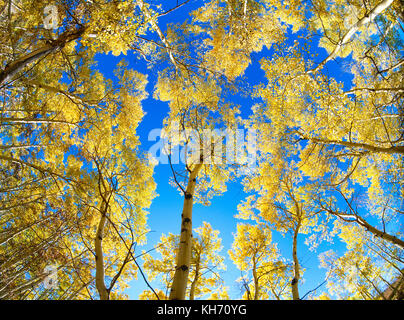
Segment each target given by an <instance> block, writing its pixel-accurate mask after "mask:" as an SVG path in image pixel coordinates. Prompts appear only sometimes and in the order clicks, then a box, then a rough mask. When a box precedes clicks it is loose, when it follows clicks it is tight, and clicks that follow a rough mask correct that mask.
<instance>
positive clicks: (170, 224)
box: [97, 1, 352, 299]
mask: <svg viewBox="0 0 404 320" xmlns="http://www.w3.org/2000/svg"><path fill="white" fill-rule="evenodd" d="M197 3H198V2H196V1H191V2H190V3H189V4H187V5H185V6H184V7H182V8H180V9H178V10H176V11H174V12H173V13H171V14H169V15H167V16H164V17H162V18H160V19H159V26H160V28H161V29H162V30H163V31H164V30H165V29H166V24H167V23H170V22H173V23H175V22H183V21H184V20H185V19H187V18H189V17H188V12H190V11H191V10H192V9H194V8H196V7H197ZM199 3H200V2H199ZM175 4H176V1H166V2H165V5H166V8H170V7H172V6H175ZM289 36H290V39H289V40H288V41H290V43H293V41H295V40H298V41H299V42H303V41H305V39H298V38H297V35H296V34H292V33H291V32H290V33H289ZM148 38H150V39H154V40H156V41H158V39H157V37H156V35H148ZM313 48H315V50H316V51H315V52H316V53H318V54H319V56H318V62H320V61H321V60H322V58H324V57H325V56H326V52H325V50H324V49H322V48H319V49H316V46H315V45H313ZM263 57H269V58H270V57H271V50H270V49H268V48H265V49H264V50H263V51H262V52H260V53H254V54H253V56H252V64H251V65H250V66H249V68H248V69H247V70H246V80H247V81H248V82H249V83H250V84H251V85H256V84H258V83H265V78H264V72H263V71H262V70H261V69H260V66H259V61H260V60H261V59H262V58H263ZM122 58H125V59H126V60H127V61H128V62H129V68H133V69H135V70H137V71H139V72H142V73H145V74H148V80H149V84H148V86H147V90H148V92H149V93H150V95H149V97H148V99H146V100H145V101H144V103H143V109H144V111H145V112H146V115H145V117H144V119H143V121H142V122H141V124H140V125H139V127H138V129H137V134H138V135H139V136H140V139H141V143H142V146H141V149H142V150H144V151H147V150H148V149H149V148H150V147H151V146H152V145H153V144H154V143H155V142H154V141H148V139H147V138H148V134H149V132H150V131H151V130H152V129H155V128H161V127H162V120H163V119H164V117H165V116H166V115H167V112H168V103H163V102H160V101H157V100H155V99H153V94H152V93H153V88H154V85H155V82H156V80H157V77H156V72H155V71H153V70H148V69H147V67H146V63H145V62H144V61H142V60H139V59H138V58H137V57H135V56H134V55H132V54H131V53H128V55H126V56H123V55H122V56H119V57H114V56H112V55H111V54H109V55H98V56H97V60H98V69H99V70H100V71H101V72H103V73H104V74H105V75H106V76H107V77H109V78H113V70H114V68H115V65H116V64H117V63H118V62H119V61H121V59H122ZM338 61H339V60H338V59H337V61H336V62H335V61H331V62H329V63H328V64H327V66H326V67H327V68H328V70H329V72H330V74H332V75H333V76H334V77H335V78H336V79H337V80H338V81H342V82H343V83H344V87H345V89H349V87H350V85H351V80H352V76H351V75H350V74H349V73H347V72H343V71H342V67H341V64H340V63H338ZM234 102H235V103H238V104H240V105H241V109H242V116H243V117H245V116H247V115H248V113H249V110H250V108H251V106H252V105H253V104H254V103H256V102H258V101H257V100H252V99H246V98H242V97H235V98H234ZM170 177H171V170H170V167H169V165H167V164H160V165H158V166H157V167H156V168H155V174H154V179H155V181H156V183H157V193H158V195H159V196H158V197H157V198H155V199H154V201H153V203H152V205H151V208H150V210H149V211H150V215H149V227H150V229H151V230H152V232H151V233H149V235H148V243H147V244H146V245H145V246H143V247H141V246H139V247H138V248H137V250H138V251H137V253H136V254H139V253H140V250H149V249H151V248H153V246H155V245H156V244H157V243H158V241H159V238H160V236H161V234H162V233H165V234H168V233H169V232H171V233H174V234H178V232H179V225H180V218H181V211H182V205H183V198H182V197H181V195H180V194H179V192H178V191H177V190H176V189H175V188H173V187H172V186H171V185H169V179H170ZM244 198H245V194H244V192H243V188H242V185H241V184H239V183H231V184H229V185H228V190H227V192H226V193H225V194H224V195H222V196H218V197H214V198H213V200H212V203H211V205H210V206H209V207H204V206H202V205H199V204H195V206H194V209H193V215H194V219H193V227H194V228H197V227H199V226H201V225H202V222H203V221H207V222H209V223H210V224H211V225H212V227H213V228H214V229H216V230H219V231H220V236H221V238H222V244H223V250H222V254H223V255H224V256H225V257H226V260H225V263H226V265H227V271H225V272H223V274H222V277H223V280H224V282H225V286H227V287H228V289H229V295H230V298H232V299H239V298H241V292H240V289H239V288H238V284H237V283H236V282H235V280H236V279H237V278H238V277H239V276H240V272H239V271H238V270H237V269H236V267H235V266H234V265H233V263H232V262H231V260H230V259H229V257H228V254H227V251H228V250H229V249H230V248H231V244H232V242H233V233H234V232H235V231H236V226H237V223H238V222H244V221H239V220H237V219H235V218H234V216H235V215H236V214H237V205H238V204H239V203H240V202H241V201H242V200H243V199H244ZM272 237H273V241H274V242H276V243H278V248H279V249H280V252H281V254H282V256H283V257H285V258H286V259H289V260H291V259H292V240H291V237H290V235H287V236H286V237H285V238H284V237H283V236H282V235H280V234H279V233H277V232H273V235H272ZM336 241H338V240H337V239H336ZM331 248H332V249H334V250H338V249H341V250H343V247H342V246H341V245H340V244H338V245H335V244H327V243H323V244H321V245H320V247H319V248H318V249H317V251H316V252H312V251H310V250H309V248H308V247H307V246H306V245H305V244H304V236H303V235H299V246H298V256H299V259H300V263H301V265H302V267H303V268H305V269H306V272H305V274H304V277H303V278H304V282H303V283H302V284H301V286H300V293H301V296H303V295H304V294H305V293H306V292H307V291H309V290H312V289H314V288H315V287H317V286H318V284H320V283H321V282H323V280H324V278H325V270H324V269H319V267H318V265H319V261H318V258H317V256H318V254H319V253H320V252H323V251H327V250H329V249H331ZM138 278H139V279H138V280H136V281H132V282H131V283H130V285H131V288H130V289H128V290H127V291H126V293H127V294H128V295H129V297H130V298H131V299H138V296H139V294H140V293H141V292H142V291H143V290H145V289H147V286H146V284H145V283H144V281H143V279H142V278H141V277H140V275H139V277H138ZM152 285H153V287H154V288H156V289H158V285H157V284H156V283H155V282H152ZM321 289H325V288H324V287H323V288H321ZM321 289H320V290H321Z"/></svg>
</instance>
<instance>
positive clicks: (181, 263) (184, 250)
mask: <svg viewBox="0 0 404 320" xmlns="http://www.w3.org/2000/svg"><path fill="white" fill-rule="evenodd" d="M201 168H202V163H199V164H196V165H195V168H194V169H193V170H192V172H191V173H190V175H189V179H188V185H187V189H186V190H185V194H184V205H183V211H182V216H181V217H182V219H181V233H180V243H179V248H178V251H177V257H176V260H177V264H176V267H175V273H174V279H173V283H172V285H171V291H170V296H169V299H170V300H185V293H186V289H187V282H188V275H189V267H190V263H191V254H192V206H193V202H194V199H193V197H194V192H195V186H196V177H197V176H198V173H199V171H200V170H201Z"/></svg>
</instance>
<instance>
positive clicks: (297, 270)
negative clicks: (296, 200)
mask: <svg viewBox="0 0 404 320" xmlns="http://www.w3.org/2000/svg"><path fill="white" fill-rule="evenodd" d="M299 229H300V221H299V222H298V224H297V227H296V229H295V230H294V234H293V272H294V275H293V280H292V283H291V285H292V297H293V300H300V296H299V279H300V266H299V260H298V258H297V235H298V233H299Z"/></svg>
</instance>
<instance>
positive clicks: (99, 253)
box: [95, 201, 109, 300]
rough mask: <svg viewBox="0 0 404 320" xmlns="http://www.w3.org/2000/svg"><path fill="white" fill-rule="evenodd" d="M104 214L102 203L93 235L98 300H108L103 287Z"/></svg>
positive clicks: (105, 211)
mask: <svg viewBox="0 0 404 320" xmlns="http://www.w3.org/2000/svg"><path fill="white" fill-rule="evenodd" d="M106 214H107V204H106V203H105V201H103V202H102V205H101V219H100V222H99V223H98V228H97V233H96V235H95V285H96V288H97V291H98V293H99V295H100V300H109V293H108V290H107V287H106V286H105V274H104V255H103V250H102V238H103V235H104V228H105V222H106V220H107V216H106Z"/></svg>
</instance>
